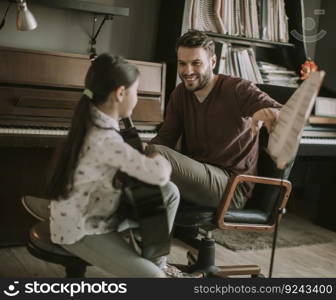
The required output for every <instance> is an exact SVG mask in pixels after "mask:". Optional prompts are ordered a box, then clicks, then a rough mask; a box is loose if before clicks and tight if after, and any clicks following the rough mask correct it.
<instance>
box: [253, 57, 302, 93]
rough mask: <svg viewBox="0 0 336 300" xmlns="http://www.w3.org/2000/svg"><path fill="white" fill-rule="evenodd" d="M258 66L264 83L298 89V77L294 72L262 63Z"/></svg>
mask: <svg viewBox="0 0 336 300" xmlns="http://www.w3.org/2000/svg"><path fill="white" fill-rule="evenodd" d="M258 65H259V70H260V73H261V76H262V79H263V82H264V83H266V84H273V85H281V86H288V87H295V88H296V87H298V80H299V77H298V76H297V74H296V73H295V72H294V71H290V70H288V69H287V68H285V67H282V66H279V65H275V64H271V63H267V62H263V61H259V62H258Z"/></svg>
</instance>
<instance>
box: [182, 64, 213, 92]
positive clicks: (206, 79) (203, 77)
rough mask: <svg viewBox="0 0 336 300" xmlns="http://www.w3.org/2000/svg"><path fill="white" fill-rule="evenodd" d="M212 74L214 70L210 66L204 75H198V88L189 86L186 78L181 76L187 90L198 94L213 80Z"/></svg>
mask: <svg viewBox="0 0 336 300" xmlns="http://www.w3.org/2000/svg"><path fill="white" fill-rule="evenodd" d="M211 74H212V69H211V67H210V66H209V67H208V69H207V70H206V71H205V72H204V73H203V74H198V77H199V78H198V80H199V84H198V85H196V86H189V85H188V83H187V82H186V80H185V78H184V77H183V76H182V75H180V74H179V76H180V79H181V80H182V81H183V83H184V86H185V88H186V89H187V90H188V91H190V92H196V91H199V90H201V89H203V88H204V87H205V86H206V85H207V84H208V83H209V81H210V78H211Z"/></svg>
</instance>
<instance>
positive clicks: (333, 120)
mask: <svg viewBox="0 0 336 300" xmlns="http://www.w3.org/2000/svg"><path fill="white" fill-rule="evenodd" d="M309 123H310V124H320V125H336V117H320V116H311V117H310V118H309Z"/></svg>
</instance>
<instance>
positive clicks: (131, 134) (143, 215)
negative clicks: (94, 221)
mask: <svg viewBox="0 0 336 300" xmlns="http://www.w3.org/2000/svg"><path fill="white" fill-rule="evenodd" d="M122 121H123V123H124V125H125V129H124V130H122V131H121V134H122V136H123V138H124V140H125V142H126V143H128V144H129V145H131V146H132V147H134V148H135V149H137V150H139V151H140V152H141V153H143V149H142V142H141V140H140V137H139V135H138V132H137V130H136V128H135V127H134V126H133V124H132V120H131V119H129V118H128V119H123V120H122ZM120 173H121V172H120ZM118 177H119V178H121V181H122V183H123V187H122V189H123V193H122V199H121V205H122V206H123V207H122V209H123V214H124V215H126V217H127V218H129V219H133V220H135V221H136V222H138V224H139V225H140V235H141V238H142V242H141V249H142V256H143V257H145V258H147V259H152V258H155V257H159V256H163V255H167V254H168V253H169V251H170V234H169V227H168V219H167V211H166V207H165V205H164V202H163V197H162V192H161V189H160V187H159V186H157V185H151V184H147V183H144V182H141V181H139V180H138V179H136V178H134V177H131V176H128V175H127V174H125V173H122V174H119V175H118Z"/></svg>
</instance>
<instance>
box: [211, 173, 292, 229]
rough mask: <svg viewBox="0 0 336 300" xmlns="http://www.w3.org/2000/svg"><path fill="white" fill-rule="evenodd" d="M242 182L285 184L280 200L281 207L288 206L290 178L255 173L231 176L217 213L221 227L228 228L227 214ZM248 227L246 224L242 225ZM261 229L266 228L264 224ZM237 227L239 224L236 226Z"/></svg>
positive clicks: (217, 219)
mask: <svg viewBox="0 0 336 300" xmlns="http://www.w3.org/2000/svg"><path fill="white" fill-rule="evenodd" d="M241 182H253V183H260V184H268V185H278V186H283V187H284V188H285V193H284V194H283V197H282V199H281V201H280V206H279V209H283V208H285V207H286V204H287V201H288V198H289V195H290V192H291V190H292V184H291V183H290V182H289V181H288V180H283V179H278V178H270V177H261V176H253V175H236V176H233V177H231V178H230V180H229V182H228V185H227V187H226V190H225V193H224V196H223V198H222V200H221V202H220V204H219V206H218V209H217V213H216V223H217V226H218V227H219V228H221V229H225V228H228V226H226V224H225V220H224V217H225V214H226V213H227V211H228V209H229V206H230V204H231V201H232V199H233V196H234V193H235V191H236V188H237V186H238V184H239V183H241ZM242 226H244V227H247V226H245V225H242ZM259 227H260V228H261V229H266V227H264V226H260V225H259ZM235 228H237V226H236V227H235Z"/></svg>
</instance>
